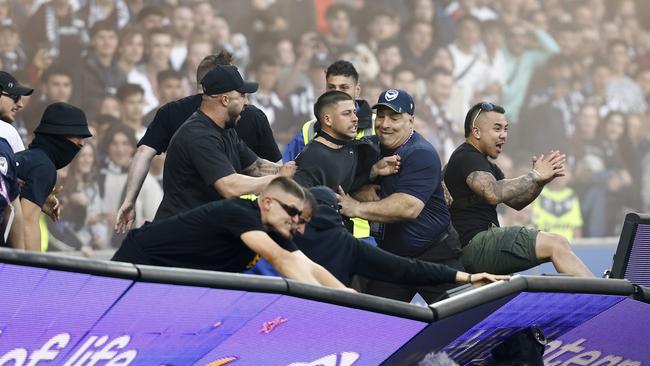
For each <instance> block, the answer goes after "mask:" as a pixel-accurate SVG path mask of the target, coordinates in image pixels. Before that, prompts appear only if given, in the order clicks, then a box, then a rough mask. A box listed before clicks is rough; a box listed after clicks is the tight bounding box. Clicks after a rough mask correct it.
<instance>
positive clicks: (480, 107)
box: [472, 102, 506, 128]
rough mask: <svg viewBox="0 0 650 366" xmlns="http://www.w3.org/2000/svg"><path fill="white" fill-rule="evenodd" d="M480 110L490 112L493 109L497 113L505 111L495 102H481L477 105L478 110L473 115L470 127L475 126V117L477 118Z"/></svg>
mask: <svg viewBox="0 0 650 366" xmlns="http://www.w3.org/2000/svg"><path fill="white" fill-rule="evenodd" d="M481 111H486V112H492V111H495V112H497V113H501V114H503V113H506V110H505V109H503V107H501V106H498V105H496V104H493V103H490V102H481V104H479V105H478V112H476V114H475V115H474V119H472V128H475V127H476V125H474V124H475V123H476V119H477V118H478V116H479V114H481Z"/></svg>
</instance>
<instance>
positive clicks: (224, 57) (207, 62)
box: [196, 50, 232, 84]
mask: <svg viewBox="0 0 650 366" xmlns="http://www.w3.org/2000/svg"><path fill="white" fill-rule="evenodd" d="M230 64H232V53H230V52H228V51H226V50H221V52H219V53H217V54H212V55H207V56H205V57H204V58H203V60H201V62H199V66H198V67H197V68H196V82H197V84H201V80H203V77H204V76H205V75H206V74H207V73H209V72H210V71H211V70H212V69H214V68H215V67H216V66H217V65H230Z"/></svg>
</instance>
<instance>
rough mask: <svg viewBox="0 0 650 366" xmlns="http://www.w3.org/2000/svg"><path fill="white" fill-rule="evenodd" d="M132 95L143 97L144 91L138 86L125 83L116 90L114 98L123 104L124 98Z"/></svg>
mask: <svg viewBox="0 0 650 366" xmlns="http://www.w3.org/2000/svg"><path fill="white" fill-rule="evenodd" d="M134 94H142V95H144V89H142V87H141V86H140V85H139V84H132V83H126V84H122V85H120V87H119V88H117V93H116V94H115V96H116V97H117V100H119V101H120V102H123V101H124V100H125V99H126V98H128V97H130V96H132V95H134Z"/></svg>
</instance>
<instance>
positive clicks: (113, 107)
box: [98, 95, 121, 120]
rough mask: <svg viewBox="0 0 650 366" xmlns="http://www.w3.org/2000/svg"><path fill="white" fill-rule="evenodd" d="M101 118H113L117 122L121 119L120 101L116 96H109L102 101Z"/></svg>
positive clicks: (100, 106)
mask: <svg viewBox="0 0 650 366" xmlns="http://www.w3.org/2000/svg"><path fill="white" fill-rule="evenodd" d="M98 115H99V116H112V117H113V118H115V119H116V120H119V119H120V116H121V113H120V101H119V100H117V98H116V97H115V96H114V95H107V96H106V97H105V98H104V99H102V101H101V103H100V105H99V113H98Z"/></svg>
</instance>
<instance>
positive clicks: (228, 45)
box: [213, 17, 251, 70]
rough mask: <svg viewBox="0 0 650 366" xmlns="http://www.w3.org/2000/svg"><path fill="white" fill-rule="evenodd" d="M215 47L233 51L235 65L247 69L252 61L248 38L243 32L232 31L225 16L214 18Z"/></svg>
mask: <svg viewBox="0 0 650 366" xmlns="http://www.w3.org/2000/svg"><path fill="white" fill-rule="evenodd" d="M213 34H214V36H213V37H214V40H215V43H214V47H216V48H218V49H224V50H226V51H228V52H230V53H232V55H233V57H234V60H235V62H234V63H233V65H235V66H237V67H238V68H240V69H242V70H246V68H247V67H248V64H249V63H250V61H251V60H250V58H251V50H250V48H249V46H248V39H247V38H246V36H245V35H243V34H242V33H234V34H233V33H231V32H230V24H229V23H228V21H227V20H226V18H224V17H215V18H214V32H213Z"/></svg>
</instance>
